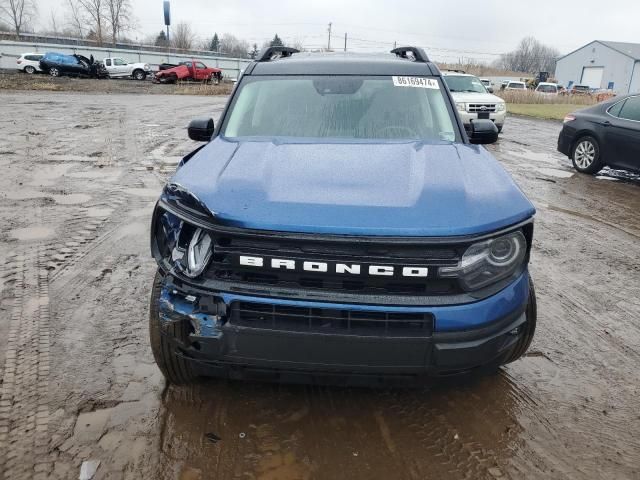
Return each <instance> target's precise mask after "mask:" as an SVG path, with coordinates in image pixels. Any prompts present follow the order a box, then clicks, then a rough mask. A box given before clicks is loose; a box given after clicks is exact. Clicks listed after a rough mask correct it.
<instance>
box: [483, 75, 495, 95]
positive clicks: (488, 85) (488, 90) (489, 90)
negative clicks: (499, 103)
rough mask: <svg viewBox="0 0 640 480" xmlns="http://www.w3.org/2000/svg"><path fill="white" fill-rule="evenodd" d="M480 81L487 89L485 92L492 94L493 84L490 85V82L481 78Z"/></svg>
mask: <svg viewBox="0 0 640 480" xmlns="http://www.w3.org/2000/svg"><path fill="white" fill-rule="evenodd" d="M480 81H481V82H482V84H483V85H484V87H485V88H486V89H487V92H489V93H493V84H492V83H491V80H489V79H488V78H481V79H480Z"/></svg>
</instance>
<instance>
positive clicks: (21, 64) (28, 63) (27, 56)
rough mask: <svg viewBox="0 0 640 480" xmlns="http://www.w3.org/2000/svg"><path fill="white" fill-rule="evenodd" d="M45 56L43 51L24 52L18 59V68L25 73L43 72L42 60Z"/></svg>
mask: <svg viewBox="0 0 640 480" xmlns="http://www.w3.org/2000/svg"><path fill="white" fill-rule="evenodd" d="M42 57H44V54H43V53H23V54H22V55H20V58H18V60H16V64H17V65H18V70H19V71H21V72H24V73H31V74H33V73H36V72H41V71H42V70H40V60H42Z"/></svg>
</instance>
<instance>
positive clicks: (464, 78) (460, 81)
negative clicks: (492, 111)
mask: <svg viewBox="0 0 640 480" xmlns="http://www.w3.org/2000/svg"><path fill="white" fill-rule="evenodd" d="M443 78H444V81H445V82H447V86H448V87H449V90H451V91H452V92H474V93H487V89H486V88H485V87H484V85H483V84H482V82H481V81H480V80H479V79H478V78H476V77H472V76H469V75H445V76H444V77H443Z"/></svg>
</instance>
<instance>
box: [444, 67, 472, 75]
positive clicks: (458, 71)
mask: <svg viewBox="0 0 640 480" xmlns="http://www.w3.org/2000/svg"><path fill="white" fill-rule="evenodd" d="M444 71H445V72H455V73H462V74H464V75H466V74H467V72H465V71H464V70H457V69H455V68H445V69H444Z"/></svg>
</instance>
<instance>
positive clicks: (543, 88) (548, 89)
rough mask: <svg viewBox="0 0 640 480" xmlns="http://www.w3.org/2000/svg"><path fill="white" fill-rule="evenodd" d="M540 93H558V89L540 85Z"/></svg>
mask: <svg viewBox="0 0 640 480" xmlns="http://www.w3.org/2000/svg"><path fill="white" fill-rule="evenodd" d="M538 91H539V92H543V93H556V92H557V91H558V89H557V87H555V86H553V85H538Z"/></svg>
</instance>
